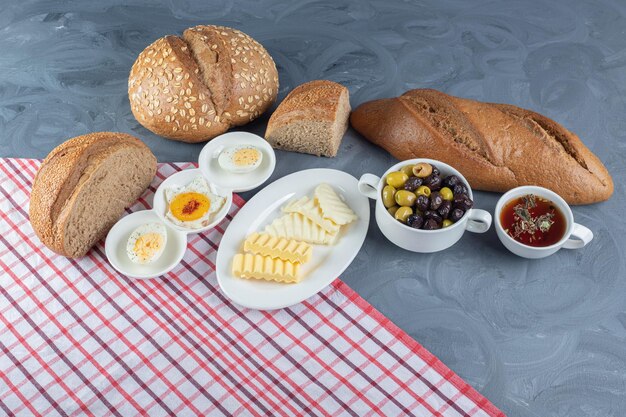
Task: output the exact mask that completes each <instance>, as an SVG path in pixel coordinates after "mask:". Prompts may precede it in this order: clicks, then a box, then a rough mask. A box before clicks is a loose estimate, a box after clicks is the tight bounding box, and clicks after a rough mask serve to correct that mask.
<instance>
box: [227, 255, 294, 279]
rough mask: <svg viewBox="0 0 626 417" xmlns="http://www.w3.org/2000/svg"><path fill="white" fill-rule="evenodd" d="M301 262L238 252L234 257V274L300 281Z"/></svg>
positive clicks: (241, 276) (243, 276) (242, 276)
mask: <svg viewBox="0 0 626 417" xmlns="http://www.w3.org/2000/svg"><path fill="white" fill-rule="evenodd" d="M299 272H300V264H299V263H297V262H296V263H293V262H289V261H283V260H281V259H275V258H272V257H271V256H261V255H253V254H250V253H246V254H243V253H238V254H236V255H235V257H234V258H233V275H235V276H236V277H239V278H246V279H251V278H255V279H264V280H267V281H278V282H300V275H299Z"/></svg>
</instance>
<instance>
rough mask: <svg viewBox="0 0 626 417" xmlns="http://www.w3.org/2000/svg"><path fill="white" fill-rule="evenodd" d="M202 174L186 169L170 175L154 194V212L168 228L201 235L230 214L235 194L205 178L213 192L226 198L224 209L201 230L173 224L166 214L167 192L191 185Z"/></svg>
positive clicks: (197, 170) (221, 208) (214, 215)
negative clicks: (168, 189) (169, 189)
mask: <svg viewBox="0 0 626 417" xmlns="http://www.w3.org/2000/svg"><path fill="white" fill-rule="evenodd" d="M202 176H203V175H202V172H200V170H199V169H186V170H184V171H180V172H177V173H176V174H173V175H170V176H169V177H168V178H167V179H166V180H165V181H163V182H162V183H161V185H159V188H157V190H156V192H155V193H154V201H153V202H152V207H153V210H154V211H155V212H156V214H157V215H158V216H159V218H160V220H161V221H162V222H163V223H165V224H166V225H167V226H169V227H171V228H173V229H175V230H177V231H179V232H182V233H201V232H204V231H206V230H209V229H212V228H213V227H215V226H217V224H219V222H221V221H222V220H224V217H226V215H227V214H228V210H230V206H231V205H232V203H233V193H232V192H231V191H230V190H228V189H224V188H223V187H220V186H218V185H216V184H214V183H213V182H212V181H211V179H210V178H206V177H205V178H204V179H205V180H206V182H207V183H208V184H209V187H210V189H211V192H212V193H214V194H216V195H218V196H220V197H224V204H222V207H220V209H219V210H218V211H217V212H216V213H214V214H213V221H211V223H210V224H208V225H206V226H204V227H201V228H199V229H189V228H186V227H181V226H178V225H176V224H174V223H172V222H171V221H170V220H169V219H168V218H167V217H165V214H166V213H167V199H166V198H165V190H166V189H167V188H170V187H183V186H185V185H187V184H189V183H190V182H191V181H193V180H195V179H196V178H198V177H202Z"/></svg>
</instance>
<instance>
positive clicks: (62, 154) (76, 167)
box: [29, 132, 157, 257]
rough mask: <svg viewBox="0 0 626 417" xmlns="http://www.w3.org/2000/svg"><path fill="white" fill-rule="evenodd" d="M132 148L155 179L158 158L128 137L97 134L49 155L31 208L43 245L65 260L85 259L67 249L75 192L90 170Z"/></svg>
mask: <svg viewBox="0 0 626 417" xmlns="http://www.w3.org/2000/svg"><path fill="white" fill-rule="evenodd" d="M130 147H132V148H136V149H140V150H141V151H142V152H144V153H145V161H144V162H145V164H146V165H147V166H149V167H150V170H151V172H152V177H154V174H155V173H156V162H157V161H156V157H155V156H154V155H153V154H152V152H151V151H150V148H148V147H147V146H146V145H145V144H144V143H143V142H141V141H140V140H139V139H137V138H135V137H134V136H131V135H128V134H125V133H113V132H96V133H89V134H86V135H82V136H77V137H75V138H72V139H69V140H67V141H65V142H64V143H62V144H61V145H59V146H57V147H56V148H55V149H53V150H52V152H50V154H49V155H48V156H47V157H46V159H44V161H43V162H42V164H41V167H40V168H39V171H38V172H37V174H36V176H35V180H34V181H33V187H32V190H31V195H30V207H29V217H30V222H31V225H32V227H33V230H34V231H35V233H36V234H37V236H38V237H39V239H40V240H41V241H42V243H43V244H44V245H46V246H47V247H48V248H50V249H51V250H52V251H54V252H56V253H58V254H60V255H63V256H67V257H80V256H83V255H84V253H71V252H70V251H68V250H67V248H66V245H65V241H66V239H65V226H66V222H67V219H68V216H69V213H70V211H71V206H72V203H73V201H74V200H73V199H74V198H75V197H76V189H77V188H78V187H79V186H80V184H82V183H84V182H85V180H86V178H81V177H83V175H84V174H85V172H86V170H88V169H89V167H93V166H97V165H98V164H99V163H100V162H101V161H104V160H106V158H107V157H108V156H109V155H111V154H113V153H114V152H118V151H120V150H123V149H128V148H130ZM148 185H149V182H148V183H147V184H141V186H143V189H144V190H145V188H146V187H147V186H148Z"/></svg>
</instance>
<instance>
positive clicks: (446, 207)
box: [437, 200, 452, 219]
mask: <svg viewBox="0 0 626 417" xmlns="http://www.w3.org/2000/svg"><path fill="white" fill-rule="evenodd" d="M450 210H452V202H451V201H449V200H443V203H441V205H440V206H439V208H438V209H437V213H439V214H440V215H441V217H443V218H444V219H447V218H448V216H449V215H450Z"/></svg>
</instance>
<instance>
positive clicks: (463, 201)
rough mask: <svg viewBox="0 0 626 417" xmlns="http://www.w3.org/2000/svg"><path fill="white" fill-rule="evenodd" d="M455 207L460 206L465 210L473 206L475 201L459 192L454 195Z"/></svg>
mask: <svg viewBox="0 0 626 417" xmlns="http://www.w3.org/2000/svg"><path fill="white" fill-rule="evenodd" d="M453 205H454V208H460V209H461V210H463V211H467V210H469V209H471V208H472V206H473V205H474V202H473V201H472V199H471V198H469V197H468V196H467V195H465V194H459V195H455V196H454V203H453Z"/></svg>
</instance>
